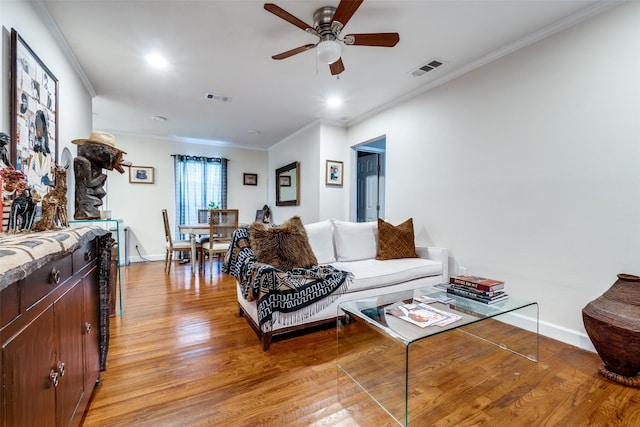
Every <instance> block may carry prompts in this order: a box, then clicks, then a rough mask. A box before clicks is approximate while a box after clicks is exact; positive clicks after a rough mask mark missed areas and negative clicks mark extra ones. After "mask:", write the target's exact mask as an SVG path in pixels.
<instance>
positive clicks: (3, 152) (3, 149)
mask: <svg viewBox="0 0 640 427" xmlns="http://www.w3.org/2000/svg"><path fill="white" fill-rule="evenodd" d="M10 141H11V138H9V135H7V134H6V133H4V132H0V167H2V168H4V167H7V166H11V162H9V152H8V151H7V144H9V142H10Z"/></svg>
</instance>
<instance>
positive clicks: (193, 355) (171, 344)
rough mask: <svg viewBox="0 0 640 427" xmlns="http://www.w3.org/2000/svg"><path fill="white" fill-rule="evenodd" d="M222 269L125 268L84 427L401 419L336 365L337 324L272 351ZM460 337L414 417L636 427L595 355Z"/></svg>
mask: <svg viewBox="0 0 640 427" xmlns="http://www.w3.org/2000/svg"><path fill="white" fill-rule="evenodd" d="M216 269H217V270H216ZM207 270H208V266H207ZM214 270H215V271H214V274H213V277H212V278H210V277H209V272H208V271H206V272H205V273H202V274H200V275H196V276H195V277H192V275H191V270H190V266H189V265H179V264H175V265H174V266H173V268H172V270H171V274H170V275H168V276H167V275H165V273H164V269H163V262H146V263H137V264H132V265H131V266H129V267H126V268H123V269H122V271H123V278H124V280H125V282H126V287H127V292H126V303H125V311H124V315H123V316H122V317H115V318H113V317H112V318H111V342H110V349H109V354H108V359H107V370H106V371H105V372H103V373H102V381H101V384H100V385H99V386H98V387H97V388H96V391H95V393H94V396H93V399H92V401H91V403H90V406H89V409H88V411H87V413H86V414H85V419H84V423H83V425H84V426H90V427H93V426H127V427H130V426H162V427H168V426H180V427H182V426H392V425H397V424H396V423H395V422H394V421H393V420H392V419H391V418H390V417H389V416H388V415H387V414H386V413H385V412H384V411H383V410H382V409H381V408H380V407H379V406H378V405H377V404H375V403H374V402H373V401H372V400H371V399H370V398H368V397H367V396H366V395H365V394H364V393H362V392H361V391H360V389H359V388H358V387H357V386H355V385H354V384H353V383H352V382H351V381H350V380H349V379H348V378H346V377H345V376H344V375H343V374H339V373H338V370H337V368H336V360H335V359H336V330H335V328H325V329H322V330H316V331H314V332H312V333H309V334H305V335H301V336H296V337H291V338H288V339H286V340H280V341H275V342H274V343H272V345H271V348H270V349H269V351H267V352H263V351H262V349H261V345H260V342H259V341H258V338H257V337H256V335H255V333H254V332H253V330H251V328H250V327H249V326H248V324H247V323H246V321H245V320H244V319H242V318H240V317H238V315H237V304H236V293H235V281H234V280H233V278H231V277H230V276H226V275H223V274H220V273H219V266H216V264H215V263H214ZM216 271H217V272H216ZM463 335H464V334H460V335H456V334H455V333H454V334H449V333H447V334H441V335H439V337H440V338H439V339H437V340H433V341H432V342H431V343H430V345H431V346H432V347H431V349H433V350H435V351H434V352H433V353H429V355H430V357H429V360H430V362H429V363H426V364H425V366H423V369H426V370H427V371H428V372H426V375H425V378H426V379H425V381H424V382H423V383H422V384H420V385H419V386H417V387H416V388H415V389H414V390H413V392H414V393H415V394H416V395H417V396H419V399H422V402H421V403H420V408H419V409H418V410H417V411H415V416H412V418H411V423H410V425H415V426H437V425H442V426H445V425H446V426H475V425H477V426H509V427H511V426H542V425H544V426H563V427H567V426H636V425H640V389H633V388H628V387H624V386H622V385H619V384H616V383H612V382H610V381H608V380H606V379H605V378H603V377H602V376H600V375H599V374H598V365H599V363H600V359H599V358H598V356H597V355H596V354H592V353H589V352H586V351H583V350H580V349H577V348H575V347H572V346H569V345H566V344H563V343H560V342H558V341H554V340H551V339H548V338H544V337H541V340H540V362H539V363H532V362H530V361H528V360H526V359H524V358H521V357H518V356H515V355H513V354H511V353H508V352H506V351H504V350H501V349H499V348H497V347H494V346H490V345H488V344H486V343H484V342H482V341H480V340H477V339H474V338H470V337H468V336H466V335H464V336H463ZM425 351H426V350H425ZM371 368H372V369H374V367H373V366H372V367H371ZM377 369H379V371H380V372H381V373H382V372H383V371H384V369H385V368H384V367H379V368H377ZM381 378H382V377H381ZM414 406H415V405H414ZM412 408H413V407H412Z"/></svg>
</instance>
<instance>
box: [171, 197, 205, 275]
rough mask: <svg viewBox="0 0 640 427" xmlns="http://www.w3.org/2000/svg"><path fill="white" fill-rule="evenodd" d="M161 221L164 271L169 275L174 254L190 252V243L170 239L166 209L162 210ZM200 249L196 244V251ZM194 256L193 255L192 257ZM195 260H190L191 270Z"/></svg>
mask: <svg viewBox="0 0 640 427" xmlns="http://www.w3.org/2000/svg"><path fill="white" fill-rule="evenodd" d="M162 220H163V221H164V236H165V240H166V246H165V256H164V271H165V272H166V273H167V274H169V273H170V272H171V264H172V263H173V253H174V252H191V241H189V240H173V238H172V237H171V226H170V225H169V215H168V214H167V210H166V209H162ZM199 248H200V244H199V243H196V250H198V249H199ZM193 256H195V254H194V255H193ZM195 261H196V260H195V259H192V260H191V268H193V266H194V265H195Z"/></svg>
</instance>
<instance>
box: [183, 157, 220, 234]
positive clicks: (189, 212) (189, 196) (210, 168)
mask: <svg viewBox="0 0 640 427" xmlns="http://www.w3.org/2000/svg"><path fill="white" fill-rule="evenodd" d="M173 157H174V165H175V180H176V182H175V185H176V222H177V224H192V223H196V222H198V209H207V208H208V207H209V203H215V204H216V206H217V207H218V208H220V209H224V208H226V207H227V159H223V158H219V157H196V156H183V155H177V154H175V155H174V156H173ZM174 226H175V225H174ZM176 235H177V233H176Z"/></svg>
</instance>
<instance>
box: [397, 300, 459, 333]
mask: <svg viewBox="0 0 640 427" xmlns="http://www.w3.org/2000/svg"><path fill="white" fill-rule="evenodd" d="M387 313H389V314H391V315H393V316H396V317H398V318H400V319H402V320H406V321H407V322H410V323H413V324H414V325H417V326H420V327H421V328H426V327H427V326H431V325H436V326H446V325H448V324H450V323H453V322H455V321H457V320H460V319H461V318H462V317H461V316H459V315H457V314H453V313H449V312H446V311H443V310H438V309H437V308H433V307H431V306H430V305H427V304H422V303H417V304H402V305H399V306H397V307H394V308H388V309H387Z"/></svg>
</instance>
